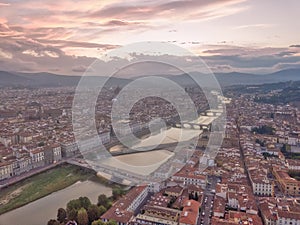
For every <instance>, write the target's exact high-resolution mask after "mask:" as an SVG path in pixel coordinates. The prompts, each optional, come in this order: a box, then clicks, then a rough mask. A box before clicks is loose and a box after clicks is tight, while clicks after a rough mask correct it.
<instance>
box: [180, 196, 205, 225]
mask: <svg viewBox="0 0 300 225" xmlns="http://www.w3.org/2000/svg"><path fill="white" fill-rule="evenodd" d="M200 206H201V204H200V202H197V201H195V200H186V201H185V203H184V207H183V210H182V212H181V214H180V218H179V224H180V225H194V224H197V223H198V218H199V208H200Z"/></svg>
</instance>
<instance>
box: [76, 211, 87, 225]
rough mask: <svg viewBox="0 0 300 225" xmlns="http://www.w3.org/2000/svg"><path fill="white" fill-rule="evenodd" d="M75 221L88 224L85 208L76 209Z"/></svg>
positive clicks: (79, 223)
mask: <svg viewBox="0 0 300 225" xmlns="http://www.w3.org/2000/svg"><path fill="white" fill-rule="evenodd" d="M77 222H78V225H88V224H89V217H88V214H87V212H86V209H85V208H81V209H79V210H78V213H77Z"/></svg>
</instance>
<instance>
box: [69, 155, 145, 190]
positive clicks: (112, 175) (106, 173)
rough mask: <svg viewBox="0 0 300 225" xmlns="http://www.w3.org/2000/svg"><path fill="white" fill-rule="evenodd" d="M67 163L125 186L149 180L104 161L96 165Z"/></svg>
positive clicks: (72, 160) (75, 160)
mask: <svg viewBox="0 0 300 225" xmlns="http://www.w3.org/2000/svg"><path fill="white" fill-rule="evenodd" d="M67 163H68V164H71V165H75V166H79V167H81V168H83V169H89V170H93V171H95V172H97V173H99V174H100V175H101V176H103V177H104V178H106V179H108V180H110V181H113V182H117V183H122V184H124V185H129V186H133V185H136V184H139V183H140V182H141V181H144V180H147V177H146V176H143V175H140V174H136V173H132V172H129V171H128V172H127V171H125V170H122V169H119V168H116V167H112V166H109V165H106V164H105V163H103V161H102V162H101V160H99V162H98V163H96V162H94V161H88V162H86V161H85V160H84V159H69V160H67Z"/></svg>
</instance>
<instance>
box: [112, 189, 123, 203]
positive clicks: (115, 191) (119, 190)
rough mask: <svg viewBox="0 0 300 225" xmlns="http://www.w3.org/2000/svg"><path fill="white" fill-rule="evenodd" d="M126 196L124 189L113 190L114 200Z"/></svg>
mask: <svg viewBox="0 0 300 225" xmlns="http://www.w3.org/2000/svg"><path fill="white" fill-rule="evenodd" d="M124 194H125V191H124V190H123V189H122V188H114V189H113V190H112V195H113V199H114V200H117V199H118V198H119V197H121V196H122V195H124Z"/></svg>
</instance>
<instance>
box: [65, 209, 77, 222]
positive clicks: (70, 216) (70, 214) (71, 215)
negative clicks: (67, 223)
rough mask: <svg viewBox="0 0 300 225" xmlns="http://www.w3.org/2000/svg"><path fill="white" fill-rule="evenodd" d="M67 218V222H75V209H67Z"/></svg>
mask: <svg viewBox="0 0 300 225" xmlns="http://www.w3.org/2000/svg"><path fill="white" fill-rule="evenodd" d="M67 217H68V219H69V220H77V210H76V209H73V208H72V209H67Z"/></svg>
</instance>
